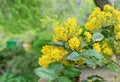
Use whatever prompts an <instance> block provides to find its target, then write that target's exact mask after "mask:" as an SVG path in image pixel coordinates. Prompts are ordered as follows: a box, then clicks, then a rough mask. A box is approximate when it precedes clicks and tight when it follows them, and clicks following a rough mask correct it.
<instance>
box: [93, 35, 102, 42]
mask: <svg viewBox="0 0 120 82" xmlns="http://www.w3.org/2000/svg"><path fill="white" fill-rule="evenodd" d="M103 38H104V36H103V34H101V33H95V34H93V36H92V41H93V42H96V41H101V40H102V39H103Z"/></svg>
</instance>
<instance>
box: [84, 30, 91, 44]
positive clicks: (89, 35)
mask: <svg viewBox="0 0 120 82" xmlns="http://www.w3.org/2000/svg"><path fill="white" fill-rule="evenodd" d="M84 35H85V37H86V40H87V42H90V41H91V38H92V35H91V34H90V32H87V31H85V32H84Z"/></svg>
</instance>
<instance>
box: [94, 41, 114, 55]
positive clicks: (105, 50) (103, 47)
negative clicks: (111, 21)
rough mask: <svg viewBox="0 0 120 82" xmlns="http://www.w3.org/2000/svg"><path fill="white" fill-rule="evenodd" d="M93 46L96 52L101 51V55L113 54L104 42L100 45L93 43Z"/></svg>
mask: <svg viewBox="0 0 120 82" xmlns="http://www.w3.org/2000/svg"><path fill="white" fill-rule="evenodd" d="M93 47H94V49H95V50H96V51H97V52H99V53H102V54H103V55H109V56H111V55H113V52H112V49H111V48H110V47H109V46H108V44H107V43H106V42H104V43H103V44H102V45H100V44H99V43H94V44H93Z"/></svg>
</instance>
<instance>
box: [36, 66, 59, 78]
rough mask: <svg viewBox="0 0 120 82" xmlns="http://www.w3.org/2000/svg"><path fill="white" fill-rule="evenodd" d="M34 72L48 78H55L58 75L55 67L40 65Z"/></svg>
mask: <svg viewBox="0 0 120 82" xmlns="http://www.w3.org/2000/svg"><path fill="white" fill-rule="evenodd" d="M34 72H35V74H36V75H37V76H39V77H40V78H45V79H47V80H54V79H55V78H57V77H58V75H57V74H56V72H55V71H54V69H49V68H42V67H39V68H36V69H35V70H34Z"/></svg>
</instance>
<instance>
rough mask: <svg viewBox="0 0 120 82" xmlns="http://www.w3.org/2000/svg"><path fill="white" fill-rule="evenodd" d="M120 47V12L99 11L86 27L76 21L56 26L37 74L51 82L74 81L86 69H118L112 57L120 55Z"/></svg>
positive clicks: (112, 9) (92, 16)
mask: <svg viewBox="0 0 120 82" xmlns="http://www.w3.org/2000/svg"><path fill="white" fill-rule="evenodd" d="M119 46H120V12H119V11H117V10H115V9H114V7H112V6H110V5H105V6H104V9H103V11H101V10H100V8H95V10H94V11H93V13H92V14H91V15H90V16H89V18H88V21H87V22H86V23H85V24H84V27H81V26H79V25H78V23H77V21H76V19H75V18H68V20H67V21H66V22H64V23H63V24H61V25H59V26H55V27H54V35H53V39H52V42H51V43H50V44H49V45H45V46H43V48H42V49H41V52H42V54H43V55H42V56H41V57H40V58H39V61H38V63H39V65H40V66H41V67H40V68H37V69H35V73H36V74H37V75H38V76H39V77H40V78H45V79H47V80H48V81H50V82H72V81H74V80H75V79H74V78H75V77H79V76H80V74H81V72H80V68H81V67H82V66H88V67H92V68H95V67H96V66H107V67H108V68H110V69H111V67H113V68H114V67H115V68H116V63H115V61H114V62H113V60H112V56H113V55H119V48H120V47H119ZM118 69H119V68H118ZM113 70H114V69H113ZM115 72H118V71H115Z"/></svg>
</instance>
